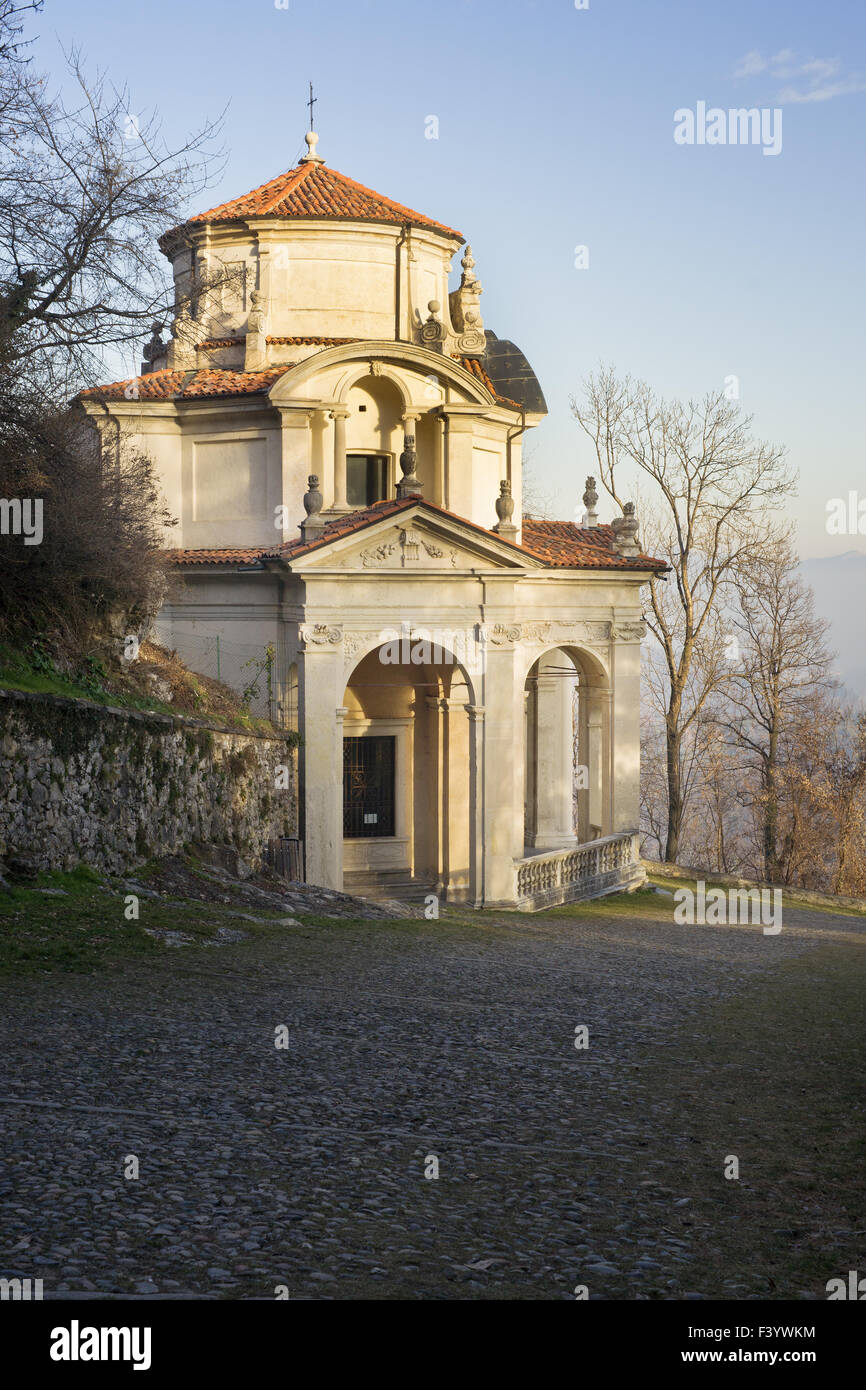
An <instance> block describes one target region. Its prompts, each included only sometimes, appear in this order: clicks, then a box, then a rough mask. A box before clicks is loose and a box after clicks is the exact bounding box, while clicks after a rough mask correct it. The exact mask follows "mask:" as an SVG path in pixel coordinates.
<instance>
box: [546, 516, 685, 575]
mask: <svg viewBox="0 0 866 1390" xmlns="http://www.w3.org/2000/svg"><path fill="white" fill-rule="evenodd" d="M523 549H524V550H528V551H530V552H531V553H532V554H533V555H537V556H538V558H539V559H540V560H544V561H545V563H546V564H548V565H550V566H551V568H553V569H665V568H667V567H666V565H665V562H664V561H663V560H654V559H653V558H652V557H651V556H650V555H643V554H641V555H631V556H629V555H617V554H616V552H615V551H614V548H613V530H612V528H611V527H610V526H575V524H574V522H573V521H537V520H535V519H534V518H533V519H530V518H529V517H524V520H523Z"/></svg>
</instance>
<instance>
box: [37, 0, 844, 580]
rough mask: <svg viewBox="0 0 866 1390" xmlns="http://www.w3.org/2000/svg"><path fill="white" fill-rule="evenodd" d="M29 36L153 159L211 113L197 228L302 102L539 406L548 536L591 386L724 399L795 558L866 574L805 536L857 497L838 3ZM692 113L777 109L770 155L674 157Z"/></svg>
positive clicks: (252, 3)
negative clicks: (464, 287)
mask: <svg viewBox="0 0 866 1390" xmlns="http://www.w3.org/2000/svg"><path fill="white" fill-rule="evenodd" d="M35 27H36V28H37V30H38V33H39V35H40V37H39V42H38V45H37V50H36V58H37V62H38V64H39V65H40V66H42V67H45V68H48V69H54V70H55V71H56V70H57V69H58V68H59V60H60V53H59V43H63V44H64V45H66V46H68V45H69V44H70V43H72V42H75V43H76V44H77V45H78V46H79V47H80V48H81V49H82V50H83V53H84V56H85V59H86V62H87V63H88V65H90V66H91V67H93V68H96V67H100V68H104V69H106V70H107V72H108V73H109V75H110V76H111V77H112V78H113V79H114V81H115V82H116V83H117V84H118V85H120V84H122V83H124V82H125V83H128V85H129V87H130V90H131V93H132V101H131V106H132V108H133V110H134V111H135V112H136V113H142V112H145V111H147V110H150V109H152V108H154V107H156V108H158V110H159V112H160V113H161V115H162V118H163V121H164V124H165V127H166V129H167V131H168V132H169V133H170V134H171V135H172V137H174V138H182V137H183V136H184V135H185V134H186V133H187V132H188V131H189V130H190V129H191V128H192V127H193V126H194V125H195V124H196V123H197V122H199V121H200V120H201V119H202V118H203V117H204V116H207V115H211V116H212V115H216V114H217V113H218V112H219V111H221V110H222V108H223V107H224V106H226V105H228V112H227V117H226V124H225V141H226V144H227V146H228V149H229V158H228V162H227V165H226V168H225V173H224V175H223V177H222V180H221V182H220V184H219V185H217V186H215V187H214V188H213V189H212V190H211V192H210V193H209V194H208V196H207V199H206V201H205V202H204V203H203V205H205V206H206V205H210V204H213V203H216V202H218V201H220V200H221V199H222V198H225V197H229V196H231V195H234V194H239V193H241V192H244V191H246V190H247V189H249V188H252V187H254V186H255V185H256V184H258V183H262V182H264V181H265V180H266V179H268V178H271V177H273V176H274V175H275V174H277V173H279V172H280V171H281V170H283V169H285V168H288V167H289V166H291V165H292V164H294V163H295V162H296V161H297V158H298V156H299V155H300V154H301V153H302V152H303V149H304V146H303V135H304V132H305V130H306V128H307V112H306V107H305V102H306V98H307V83H308V81H309V80H310V79H312V81H313V83H314V84H315V88H316V93H317V96H318V98H319V100H318V105H317V107H316V125H317V129H318V130H319V132H320V152H321V153H322V154H323V155H324V156H325V158H326V159H327V161H328V163H329V164H330V165H332V166H333V167H334V168H336V169H339V170H340V171H342V172H343V173H346V174H349V175H350V176H351V177H353V178H356V179H359V180H360V181H361V182H363V183H366V184H368V185H370V186H371V187H372V188H375V189H377V190H379V191H380V192H382V193H386V194H388V195H389V196H391V197H393V198H396V199H397V200H399V201H401V202H404V203H407V204H409V205H410V206H412V207H415V208H417V209H419V210H420V211H422V212H425V213H427V214H428V215H430V216H432V217H435V218H437V219H439V220H441V221H443V222H446V223H448V224H449V225H451V226H456V227H459V228H460V229H461V230H462V231H463V233H464V234H465V235H466V236H467V237H468V238H469V240H470V241H471V243H472V247H473V252H474V255H475V258H476V262H477V264H476V270H477V273H478V275H479V277H480V279H481V281H482V284H483V286H484V290H485V293H484V298H483V300H482V307H483V311H484V318H485V324H486V326H487V327H488V328H492V329H493V330H494V331H495V332H497V333H498V334H499V335H500V336H501V337H507V338H511V339H513V340H514V341H515V342H517V343H518V344H519V345H520V346H521V347H522V348H523V350H524V352H525V353H526V354H527V356H528V357H529V359H530V361H531V362H532V364H533V366H534V368H535V370H536V372H537V373H538V376H539V378H540V380H541V383H542V386H543V388H544V391H545V394H546V396H547V401H548V405H549V408H550V417H549V419H548V420H547V421H546V422H545V423H544V425H543V426H541V427H540V429H538V430H537V431H535V432H534V437H533V439H532V443H531V446H530V447H531V450H532V468H533V471H534V472H535V474H536V475H537V477H538V480H539V484H540V485H541V486H542V487H543V488H544V489H546V490H547V491H548V492H549V493H550V494H553V495H554V496H555V498H556V503H555V507H556V514H557V515H560V516H563V517H570V516H572V515H573V513H574V510H575V507H576V506H577V503H578V497H579V495H580V493H582V491H583V479H584V476H585V474H586V472H587V470H588V468H589V465H590V459H589V454H588V452H587V448H586V446H585V444H584V443H583V441H582V440H581V438H580V436H579V432H578V430H577V426H576V425H575V424H574V422H573V421H572V420H571V416H570V411H569V407H568V398H569V395H570V393H572V392H575V391H577V390H578V389H579V386H580V382H581V379H582V378H583V377H584V376H585V375H586V373H587V372H588V371H590V370H592V369H593V368H594V367H595V366H597V364H598V363H599V362H600V361H604V362H610V363H613V364H614V365H615V366H616V368H617V369H618V370H619V371H620V372H623V373H624V372H631V373H632V374H633V375H636V376H641V377H644V378H645V379H646V380H648V381H649V382H650V383H651V384H652V385H654V386H655V387H656V388H658V389H659V390H660V391H661V392H663V393H666V394H670V395H678V396H683V397H687V396H690V395H700V394H703V392H704V391H706V390H707V389H715V388H719V387H722V386H723V385H724V383H725V379H726V378H728V377H730V376H736V377H737V378H738V379H739V389H740V398H741V401H742V404H743V406H744V408H745V409H746V410H747V411H749V412H750V413H753V414H754V417H755V429H756V431H757V432H758V433H759V434H760V435H762V436H763V437H766V438H769V439H773V440H774V441H777V442H783V443H785V444H786V445H787V446H788V447H789V450H790V455H791V458H792V460H793V462H794V463H795V465H796V466H797V467H798V468H799V470H800V475H801V482H800V493H799V497H798V498H797V500H796V501H795V502H794V503H792V507H791V510H792V515H793V516H794V517H795V518H796V520H797V522H798V525H799V529H800V542H801V550H802V553H803V555H804V556H816V555H833V554H838V553H840V552H841V551H842V550H847V549H859V550H866V540H864V538H863V537H859V536H853V537H852V536H847V537H846V536H829V535H828V534H827V533H826V529H825V515H826V503H827V500H828V499H829V498H831V497H834V496H847V494H848V492H849V491H850V490H851V489H857V488H858V486H859V488H860V491H861V494H862V495H863V496H864V497H866V468H864V447H863V438H862V435H863V426H862V420H861V414H862V409H861V400H862V397H863V394H864V393H863V390H862V385H861V383H862V377H863V368H864V351H863V340H864V332H863V326H864V323H866V303H864V277H863V254H864V247H863V243H864V212H866V208H864V204H866V179H864V161H863V132H864V116H866V5H864V4H863V3H862V0H822V3H820V4H818V3H814V2H813V0H725V3H724V4H721V3H719V4H709V3H703V2H702V0H658V2H657V3H651V0H589V8H588V9H581V10H578V9H577V8H576V7H575V4H574V0H499V3H493V0H437V3H436V4H435V5H434V4H432V3H419V0H410V2H409V3H407V0H402V3H398V0H368V2H367V3H363V0H289V5H288V8H287V9H280V8H277V4H275V3H274V0H195V3H193V2H192V0H149V3H148V4H146V5H141V4H130V3H127V4H115V3H109V0H62V3H61V0H46V5H45V10H44V13H43V15H42V17H41V18H40V20H39V21H38V22H37V25H36V26H35ZM737 74H739V75H737ZM699 101H704V102H706V103H707V105H708V106H709V107H721V108H723V109H725V110H727V109H728V108H730V107H738V106H758V107H781V109H782V112H783V125H782V132H783V139H782V150H781V153H779V154H778V156H775V157H773V156H766V155H764V154H763V153H762V150H761V148H760V147H758V146H744V145H724V146H719V145H716V146H710V145H692V146H686V145H677V144H676V143H675V142H674V139H673V130H674V112H675V111H676V110H677V109H679V108H691V109H695V107H696V104H697V103H698V102H699ZM430 115H435V116H436V117H437V118H438V121H439V138H438V139H436V140H431V139H427V138H425V122H426V118H427V117H428V116H430ZM576 246H586V247H588V250H589V266H588V268H587V269H580V270H579V269H576V268H575V247H576Z"/></svg>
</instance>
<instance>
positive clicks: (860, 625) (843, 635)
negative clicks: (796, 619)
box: [800, 550, 866, 699]
mask: <svg viewBox="0 0 866 1390" xmlns="http://www.w3.org/2000/svg"><path fill="white" fill-rule="evenodd" d="M800 568H801V570H802V573H803V577H804V579H805V580H806V582H807V583H808V584H810V585H811V586H812V589H813V591H814V594H815V608H816V611H817V612H818V614H819V615H820V616H821V617H822V618H826V619H828V621H829V622H830V623H831V628H830V633H829V637H830V645H831V647H832V648H833V650H834V651H835V652H836V653H837V661H836V675H837V676H838V678H839V679H840V680H841V681H844V683H845V686H846V688H847V690H848V691H849V693H850V694H851V695H856V696H859V697H860V698H861V699H864V698H866V553H864V552H863V551H860V550H846V551H845V552H844V553H843V554H842V555H825V556H821V557H820V558H818V559H814V560H803V561H802V562H801V565H800Z"/></svg>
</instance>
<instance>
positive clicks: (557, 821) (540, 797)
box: [523, 643, 611, 851]
mask: <svg viewBox="0 0 866 1390" xmlns="http://www.w3.org/2000/svg"><path fill="white" fill-rule="evenodd" d="M523 690H524V756H525V768H524V779H525V780H524V787H525V794H524V840H525V844H526V846H527V848H528V849H530V850H535V851H541V850H553V849H565V848H568V847H569V846H570V845H574V844H576V843H585V842H586V841H588V840H593V839H597V838H599V837H601V836H602V835H605V834H608V833H609V831H610V776H611V774H610V740H611V718H610V678H609V675H608V671H607V669H606V666H605V664H604V662H603V661H602V659H601V658H600V656H599V655H598V654H597V653H595V652H591V651H588V650H586V649H585V648H582V647H578V646H575V645H573V644H570V643H564V644H562V645H561V646H553V645H551V646H548V647H546V648H544V649H543V650H541V651H535V652H533V653H532V654H531V655H530V657H529V659H528V661H527V663H526V669H525V672H524V682H523Z"/></svg>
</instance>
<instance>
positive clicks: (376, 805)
mask: <svg viewBox="0 0 866 1390" xmlns="http://www.w3.org/2000/svg"><path fill="white" fill-rule="evenodd" d="M396 744H397V740H396V738H395V737H394V736H393V734H392V735H389V736H387V737H380V736H375V737H373V736H370V737H365V738H344V739H343V835H344V836H345V838H346V839H348V840H357V839H370V838H373V837H381V836H383V835H393V834H394V769H395V761H396V757H395V750H396Z"/></svg>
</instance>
